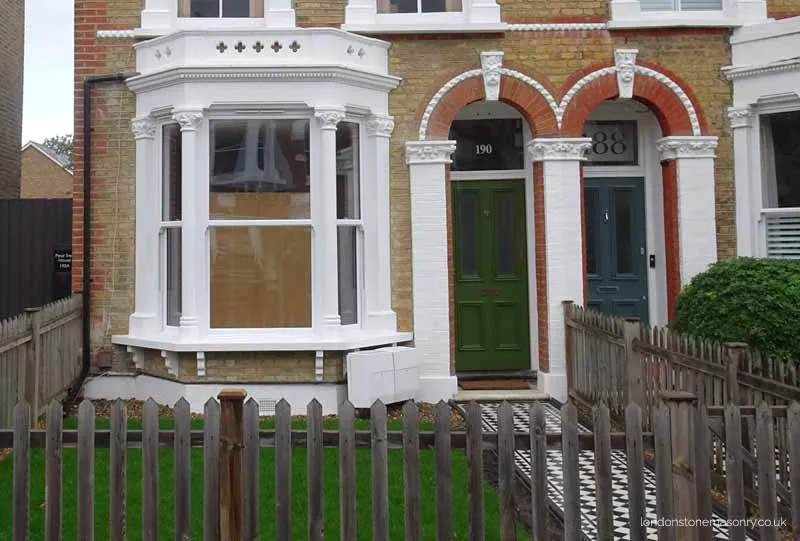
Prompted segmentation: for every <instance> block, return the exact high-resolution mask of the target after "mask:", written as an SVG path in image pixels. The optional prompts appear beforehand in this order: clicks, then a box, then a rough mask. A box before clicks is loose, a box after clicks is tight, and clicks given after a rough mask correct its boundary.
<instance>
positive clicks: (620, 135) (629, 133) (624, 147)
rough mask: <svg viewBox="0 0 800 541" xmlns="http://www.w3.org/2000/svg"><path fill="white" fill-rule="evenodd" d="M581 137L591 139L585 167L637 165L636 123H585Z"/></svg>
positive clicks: (632, 121)
mask: <svg viewBox="0 0 800 541" xmlns="http://www.w3.org/2000/svg"><path fill="white" fill-rule="evenodd" d="M583 136H584V137H589V138H591V139H592V146H591V148H590V149H589V151H588V152H587V153H586V165H637V164H638V163H639V148H638V144H637V137H638V135H637V130H636V121H634V120H631V121H604V120H603V121H591V120H589V121H586V123H585V124H584V126H583Z"/></svg>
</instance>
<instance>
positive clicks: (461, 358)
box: [452, 180, 531, 371]
mask: <svg viewBox="0 0 800 541" xmlns="http://www.w3.org/2000/svg"><path fill="white" fill-rule="evenodd" d="M452 185H453V200H452V203H453V267H454V270H455V318H454V319H455V341H456V347H455V350H456V370H457V371H498V370H521V369H528V368H530V362H531V361H530V329H529V325H528V261H527V248H526V241H525V184H524V181H523V180H488V181H474V180H466V181H455V182H453V183H452Z"/></svg>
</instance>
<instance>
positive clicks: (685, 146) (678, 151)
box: [656, 135, 718, 161]
mask: <svg viewBox="0 0 800 541" xmlns="http://www.w3.org/2000/svg"><path fill="white" fill-rule="evenodd" d="M717 141H718V138H717V137H714V136H692V135H673V136H670V137H662V138H661V139H659V140H658V141H656V149H657V150H658V153H659V156H660V158H661V161H665V160H677V159H685V158H715V157H716V154H715V153H714V150H715V149H716V148H717Z"/></svg>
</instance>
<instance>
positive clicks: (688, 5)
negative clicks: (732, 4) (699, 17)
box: [681, 0, 722, 11]
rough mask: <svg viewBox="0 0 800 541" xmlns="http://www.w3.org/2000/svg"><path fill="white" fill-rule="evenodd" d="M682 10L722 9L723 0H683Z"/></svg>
mask: <svg viewBox="0 0 800 541" xmlns="http://www.w3.org/2000/svg"><path fill="white" fill-rule="evenodd" d="M681 10H682V11H721V10H722V0H681Z"/></svg>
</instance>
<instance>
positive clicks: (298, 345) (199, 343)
mask: <svg viewBox="0 0 800 541" xmlns="http://www.w3.org/2000/svg"><path fill="white" fill-rule="evenodd" d="M413 338H414V334H413V333H410V332H394V333H380V334H374V333H369V332H365V331H363V330H359V331H355V332H348V331H347V329H346V328H345V327H343V328H342V334H341V335H340V336H338V337H330V338H326V337H322V336H319V335H316V334H313V333H312V332H311V331H297V332H293V331H289V332H282V331H271V332H270V331H267V332H253V331H249V330H248V331H241V332H237V331H212V332H210V333H209V334H208V335H206V336H205V337H203V338H200V339H190V340H187V339H183V338H181V337H180V336H177V333H171V332H164V333H160V334H156V335H151V336H130V335H114V336H112V337H111V342H112V343H113V344H117V345H121V346H131V347H140V348H147V349H160V350H164V351H175V352H182V351H185V352H197V351H204V352H208V351H345V350H350V349H359V348H367V347H374V346H383V345H390V344H398V343H401V342H408V341H410V340H412V339H413Z"/></svg>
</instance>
